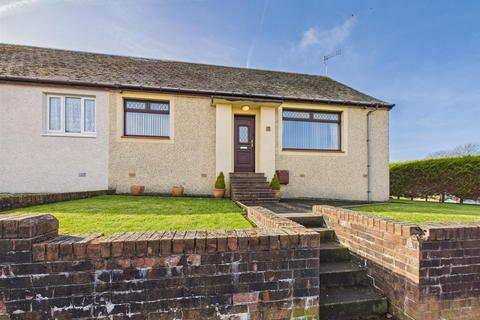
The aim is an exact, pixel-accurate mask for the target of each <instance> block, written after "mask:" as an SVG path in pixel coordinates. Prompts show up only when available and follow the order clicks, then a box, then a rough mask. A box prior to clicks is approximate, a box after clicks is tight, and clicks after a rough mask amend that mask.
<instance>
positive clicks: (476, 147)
mask: <svg viewBox="0 0 480 320" xmlns="http://www.w3.org/2000/svg"><path fill="white" fill-rule="evenodd" d="M476 155H480V144H478V143H466V144H461V145H459V146H456V147H455V148H453V149H452V150H441V151H436V152H433V153H431V154H429V155H428V156H427V159H433V158H448V157H463V156H476Z"/></svg>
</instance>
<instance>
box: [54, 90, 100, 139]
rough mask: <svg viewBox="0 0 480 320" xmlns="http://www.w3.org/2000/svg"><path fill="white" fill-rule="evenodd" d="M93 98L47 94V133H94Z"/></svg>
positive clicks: (94, 112) (94, 114) (94, 110)
mask: <svg viewBox="0 0 480 320" xmlns="http://www.w3.org/2000/svg"><path fill="white" fill-rule="evenodd" d="M95 118H96V107H95V98H90V97H80V96H70V95H65V96H62V95H47V116H46V119H47V123H46V129H47V130H46V131H47V133H53V134H65V135H95V132H96V125H95V123H96V119H95Z"/></svg>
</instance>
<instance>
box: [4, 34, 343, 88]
mask: <svg viewBox="0 0 480 320" xmlns="http://www.w3.org/2000/svg"><path fill="white" fill-rule="evenodd" d="M3 45H7V46H13V47H23V48H31V49H44V50H52V51H63V52H70V53H84V54H91V55H99V56H106V57H118V58H128V59H135V60H148V61H160V62H174V63H185V64H194V65H199V66H207V67H221V68H228V69H239V70H252V71H262V72H272V73H284V74H292V75H301V76H309V77H315V78H323V79H324V80H330V81H334V82H338V81H336V80H335V79H333V78H331V77H329V76H324V75H320V74H312V73H302V72H295V71H285V70H273V69H262V68H246V67H239V66H227V65H222V64H213V63H206V62H191V61H183V60H173V59H166V58H147V57H141V56H132V55H121V54H112V53H103V52H94V51H83V50H71V49H62V48H52V47H40V46H33V45H25V44H15V43H5V42H0V46H3ZM339 83H340V82H339Z"/></svg>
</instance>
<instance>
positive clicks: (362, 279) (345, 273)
mask: <svg viewBox="0 0 480 320" xmlns="http://www.w3.org/2000/svg"><path fill="white" fill-rule="evenodd" d="M370 285H372V281H371V279H370V278H369V277H368V275H367V270H366V269H365V268H363V267H362V266H360V265H359V264H358V263H355V262H353V261H341V262H324V263H321V264H320V286H321V287H322V288H328V287H352V286H365V287H366V286H370Z"/></svg>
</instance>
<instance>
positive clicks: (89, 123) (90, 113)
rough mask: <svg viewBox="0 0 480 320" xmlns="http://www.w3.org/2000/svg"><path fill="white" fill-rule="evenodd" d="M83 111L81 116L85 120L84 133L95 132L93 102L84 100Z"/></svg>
mask: <svg viewBox="0 0 480 320" xmlns="http://www.w3.org/2000/svg"><path fill="white" fill-rule="evenodd" d="M84 102H85V109H84V111H83V116H84V118H85V120H84V121H85V123H84V124H83V126H84V131H86V132H95V100H91V99H85V100H84Z"/></svg>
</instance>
